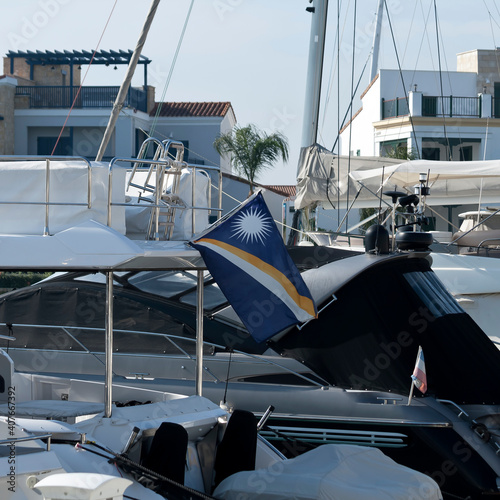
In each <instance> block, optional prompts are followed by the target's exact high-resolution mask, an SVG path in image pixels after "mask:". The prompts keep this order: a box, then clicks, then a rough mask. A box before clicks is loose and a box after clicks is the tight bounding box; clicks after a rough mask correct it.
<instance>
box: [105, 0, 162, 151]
mask: <svg viewBox="0 0 500 500" xmlns="http://www.w3.org/2000/svg"><path fill="white" fill-rule="evenodd" d="M159 3H160V0H153V2H152V3H151V7H150V8H149V12H148V16H147V18H146V21H145V22H144V26H143V27H142V31H141V34H140V36H139V40H138V41H137V45H136V47H135V50H134V52H133V53H132V57H131V58H130V62H129V64H128V67H127V73H126V75H125V78H124V79H123V82H122V85H121V87H120V90H119V92H118V95H117V96H116V99H115V103H114V104H113V111H112V112H111V116H110V117H109V121H108V125H107V127H106V130H105V131H104V136H103V138H102V142H101V145H100V146H99V151H98V152H97V156H96V161H101V160H102V157H103V156H104V151H105V150H106V147H107V145H108V143H109V141H110V139H111V135H112V134H113V130H114V129H115V125H116V121H117V120H118V116H119V114H120V111H121V110H122V107H123V103H124V102H125V98H126V97H127V92H128V89H129V87H130V82H131V81H132V77H133V76H134V72H135V68H136V66H137V63H138V62H139V57H140V56H141V52H142V48H143V47H144V43H145V42H146V37H147V36H148V31H149V28H150V27H151V23H152V22H153V18H154V16H155V14H156V9H157V8H158V5H159Z"/></svg>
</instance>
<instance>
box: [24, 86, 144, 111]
mask: <svg viewBox="0 0 500 500" xmlns="http://www.w3.org/2000/svg"><path fill="white" fill-rule="evenodd" d="M119 90H120V87H82V88H81V89H80V93H78V87H68V86H43V87H38V86H18V87H16V95H18V96H28V97H29V107H30V108H70V107H71V105H72V104H73V101H74V106H73V107H75V108H112V107H113V104H114V102H115V99H116V96H117V94H118V91H119ZM77 94H78V96H77ZM75 98H76V100H75ZM124 106H130V107H131V108H134V109H137V110H139V111H144V112H146V111H147V93H146V92H145V91H143V90H141V89H135V88H130V89H129V91H128V93H127V97H126V99H125V102H124Z"/></svg>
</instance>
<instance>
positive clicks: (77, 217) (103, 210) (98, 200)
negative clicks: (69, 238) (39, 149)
mask: <svg viewBox="0 0 500 500" xmlns="http://www.w3.org/2000/svg"><path fill="white" fill-rule="evenodd" d="M108 173H109V169H108V164H107V163H100V162H92V163H91V179H92V180H91V196H90V199H91V208H90V209H89V208H88V207H87V200H88V178H89V169H88V164H87V163H86V162H85V161H83V160H81V161H51V162H50V176H49V189H48V191H49V202H50V203H55V204H56V205H52V206H51V207H50V209H49V224H48V226H49V233H50V234H55V233H58V232H60V231H63V230H65V229H68V228H70V227H73V226H77V225H79V224H81V223H82V222H86V221H88V220H90V219H92V220H94V221H96V222H99V223H101V224H106V223H107V200H108V178H109V174H108ZM112 186H113V192H112V201H113V202H115V203H124V202H125V169H122V168H116V169H114V171H113V182H112ZM45 201H46V164H45V161H5V162H0V233H2V234H10V235H14V234H24V235H29V234H31V235H40V234H43V231H44V227H45ZM35 203H36V204H35ZM71 203H78V204H79V205H70V204H71ZM57 204H61V205H57ZM111 226H112V227H113V229H115V230H116V231H118V232H119V233H121V234H125V209H124V208H123V207H121V206H117V205H116V206H114V207H113V208H112V224H111Z"/></svg>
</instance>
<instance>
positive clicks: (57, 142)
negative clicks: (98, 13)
mask: <svg viewBox="0 0 500 500" xmlns="http://www.w3.org/2000/svg"><path fill="white" fill-rule="evenodd" d="M117 3H118V0H115V3H114V4H113V8H112V9H111V12H110V13H109V17H108V20H107V21H106V24H105V25H104V29H103V30H102V33H101V36H100V38H99V41H98V42H97V47H96V48H95V50H94V52H93V54H92V57H91V59H90V62H89V65H88V67H87V70H86V71H85V74H84V75H83V79H82V80H81V82H80V86H79V87H78V90H77V92H76V95H75V98H74V99H73V102H72V103H71V108H69V111H68V115H67V116H66V120H64V123H63V126H62V128H61V132H59V136H58V137H57V141H56V143H55V145H54V149H53V150H52V153H50V156H54V152H55V150H56V148H57V145H58V144H59V140H60V139H61V136H62V133H63V132H64V129H65V128H66V124H67V123H68V120H69V116H70V115H71V112H72V111H73V107H74V106H75V103H76V100H77V99H78V96H79V95H80V91H81V90H82V86H83V83H84V82H85V78H87V73H88V72H89V70H90V66H91V65H92V61H93V60H94V57H95V55H96V52H97V51H98V50H99V46H100V44H101V41H102V37H103V36H104V33H105V32H106V29H107V27H108V24H109V21H110V20H111V16H112V15H113V12H114V10H115V7H116V4H117Z"/></svg>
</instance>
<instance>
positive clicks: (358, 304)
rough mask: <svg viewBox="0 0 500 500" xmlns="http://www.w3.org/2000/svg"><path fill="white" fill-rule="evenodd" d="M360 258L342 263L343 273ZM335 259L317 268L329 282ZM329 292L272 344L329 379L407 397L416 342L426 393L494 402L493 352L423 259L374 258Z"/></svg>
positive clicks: (497, 399) (498, 361) (499, 356)
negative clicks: (308, 316) (314, 315)
mask: <svg viewBox="0 0 500 500" xmlns="http://www.w3.org/2000/svg"><path fill="white" fill-rule="evenodd" d="M363 258H364V256H360V257H353V258H351V259H347V260H346V261H343V262H342V271H343V272H346V273H347V272H348V269H346V268H349V267H352V266H354V265H355V261H356V260H358V259H361V260H362V259H363ZM336 264H337V263H332V264H327V265H325V266H323V267H322V268H321V271H322V273H323V275H325V276H326V275H327V274H328V273H331V274H330V276H331V279H333V282H335V281H337V280H335V279H334V277H335V276H336V275H338V272H339V270H338V269H337V268H338V267H339V266H336ZM333 293H334V295H335V297H336V300H335V301H334V302H333V303H331V304H330V305H329V306H328V307H327V308H325V309H324V310H323V311H322V312H320V313H319V316H318V319H316V320H313V321H310V322H309V323H307V324H306V325H305V326H304V327H303V328H302V329H301V330H300V331H299V330H297V329H292V330H291V331H290V332H288V333H287V334H286V335H284V336H283V337H282V338H281V339H279V340H277V341H276V342H275V343H274V346H273V347H274V348H275V349H276V350H277V351H278V352H280V353H281V354H282V355H284V356H289V357H293V358H295V359H297V360H298V361H300V362H302V363H304V364H305V365H306V366H308V367H309V368H311V369H313V370H314V371H315V372H316V373H317V374H318V375H319V376H320V377H322V378H324V379H325V380H327V381H328V382H329V383H330V384H332V385H336V386H339V387H342V388H345V389H353V390H361V391H364V390H380V391H386V392H394V393H396V394H403V395H407V394H408V393H409V391H410V387H411V378H410V376H411V374H412V373H413V369H414V366H415V361H416V357H417V352H418V347H419V346H422V350H423V352H424V357H425V365H426V370H427V382H428V390H427V392H426V395H428V394H431V395H434V396H435V397H437V398H441V399H449V400H452V401H455V402H456V403H457V404H461V403H464V404H468V403H471V404H473V403H478V404H483V403H485V404H498V403H500V392H499V391H498V385H497V383H495V382H493V381H495V380H500V351H499V350H498V349H497V348H496V347H495V345H494V344H493V343H492V342H491V340H490V339H489V338H488V336H487V335H486V334H485V333H484V332H483V331H482V330H481V329H480V328H479V326H478V325H477V324H476V323H475V322H474V321H473V320H472V318H471V317H470V316H469V315H467V314H466V313H465V311H464V310H463V309H462V308H461V307H460V306H459V304H458V303H457V302H456V301H455V300H454V299H453V297H452V296H451V295H450V294H449V292H448V291H447V290H446V289H445V287H444V285H443V284H442V283H441V282H440V281H439V280H438V278H437V277H436V275H435V274H434V273H433V271H432V270H431V268H430V262H429V261H428V260H427V259H426V258H422V257H418V256H417V255H407V257H406V258H404V257H402V258H400V259H397V260H394V259H387V260H381V261H379V263H375V264H374V265H373V266H371V267H369V268H367V269H365V271H364V272H361V273H357V274H356V275H355V276H354V277H353V278H352V279H350V280H345V281H344V284H343V285H342V286H341V287H340V288H338V289H335V290H334V291H333ZM318 309H319V310H321V309H322V304H318ZM479 367H480V368H479ZM478 370H480V373H481V376H480V377H479V376H478V373H479V371H478ZM418 392H419V391H418V390H416V391H415V393H418ZM419 395H421V394H419Z"/></svg>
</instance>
